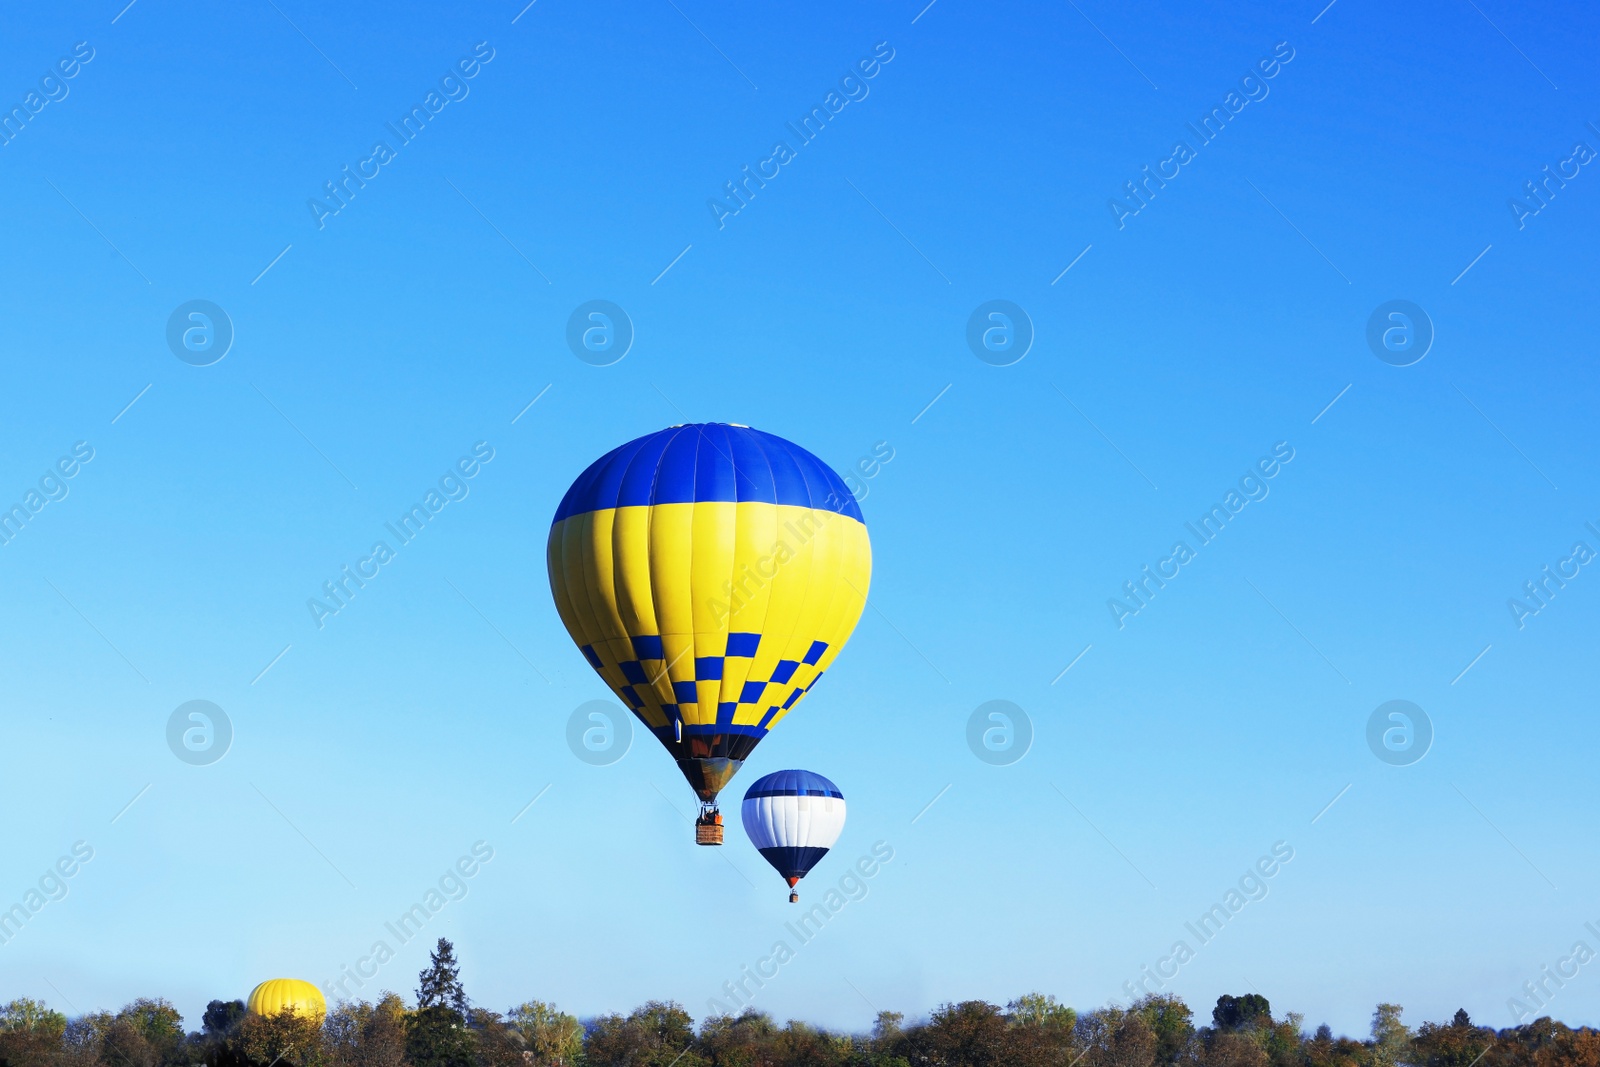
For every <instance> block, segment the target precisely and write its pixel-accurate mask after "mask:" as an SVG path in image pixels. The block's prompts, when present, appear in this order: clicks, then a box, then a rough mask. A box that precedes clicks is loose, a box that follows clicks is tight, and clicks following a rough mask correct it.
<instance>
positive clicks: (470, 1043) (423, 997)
mask: <svg viewBox="0 0 1600 1067" xmlns="http://www.w3.org/2000/svg"><path fill="white" fill-rule="evenodd" d="M467 1012H468V1007H467V993H466V990H464V989H463V988H462V987H461V968H460V966H459V965H458V964H457V963H456V950H455V946H454V945H452V944H451V943H450V942H449V940H447V939H446V938H443V937H441V938H440V939H439V944H438V946H437V947H436V948H435V949H434V950H433V954H432V960H431V962H430V963H429V965H428V968H427V969H426V970H424V971H423V972H422V973H421V974H419V975H418V976H417V1010H416V1011H415V1012H413V1013H412V1014H411V1016H410V1018H409V1019H408V1020H407V1022H406V1059H407V1060H408V1061H409V1062H410V1063H411V1064H412V1067H475V1064H476V1062H477V1045H478V1042H477V1035H476V1034H475V1033H473V1031H472V1030H471V1028H469V1027H468V1026H467Z"/></svg>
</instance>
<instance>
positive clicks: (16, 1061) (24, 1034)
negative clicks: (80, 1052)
mask: <svg viewBox="0 0 1600 1067" xmlns="http://www.w3.org/2000/svg"><path fill="white" fill-rule="evenodd" d="M66 1030H67V1017H66V1016H65V1015H62V1014H61V1013H60V1012H59V1011H52V1010H51V1009H49V1008H47V1007H45V1005H44V1004H43V1003H41V1002H40V1001H37V1000H29V999H27V998H26V997H23V998H20V999H18V1000H13V1001H12V1002H11V1003H9V1004H7V1005H5V1006H4V1007H0V1067H47V1065H49V1064H53V1063H56V1062H58V1061H59V1060H60V1059H61V1057H62V1051H63V1050H62V1040H61V1039H62V1035H63V1034H65V1033H66Z"/></svg>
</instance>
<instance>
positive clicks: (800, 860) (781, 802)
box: [739, 771, 844, 904]
mask: <svg viewBox="0 0 1600 1067" xmlns="http://www.w3.org/2000/svg"><path fill="white" fill-rule="evenodd" d="M739 814H740V816H741V817H742V818H743V820H744V832H745V833H746V834H748V835H749V836H750V843H751V844H753V845H755V846H756V848H757V849H759V850H760V852H761V855H762V858H764V859H765V860H766V861H767V862H768V863H770V864H772V869H773V870H775V871H777V872H778V874H780V875H781V876H782V877H783V880H784V881H786V882H788V883H789V889H790V893H789V903H791V904H793V903H794V902H795V901H797V900H799V899H800V894H799V893H796V892H794V891H793V890H794V887H795V885H796V883H798V882H799V881H800V879H802V878H804V877H805V876H806V874H807V872H809V871H810V870H811V868H813V867H815V866H816V865H817V861H818V860H820V859H822V857H823V856H826V855H827V854H828V849H830V848H832V847H833V843H834V842H835V841H837V840H839V833H840V831H842V830H843V829H844V794H843V793H841V792H839V787H838V786H836V785H834V784H833V783H832V782H830V781H828V779H826V778H824V777H822V775H820V774H817V773H815V772H813V771H774V772H773V773H771V774H769V775H767V776H766V777H765V778H758V779H757V780H756V782H755V784H754V785H752V786H751V787H750V791H749V792H747V793H746V794H745V795H744V805H743V807H741V808H740V811H739Z"/></svg>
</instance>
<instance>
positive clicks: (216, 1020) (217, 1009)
mask: <svg viewBox="0 0 1600 1067" xmlns="http://www.w3.org/2000/svg"><path fill="white" fill-rule="evenodd" d="M244 1014H245V1008H244V1001H242V1000H213V1001H212V1002H211V1003H209V1004H207V1005H206V1011H205V1014H204V1015H202V1016H201V1017H200V1026H201V1027H202V1030H203V1032H204V1033H207V1034H215V1035H217V1036H220V1037H226V1036H228V1035H229V1034H231V1033H233V1031H234V1028H235V1027H237V1026H238V1025H239V1023H240V1022H242V1021H243V1020H244Z"/></svg>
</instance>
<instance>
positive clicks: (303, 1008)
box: [245, 978, 328, 1022]
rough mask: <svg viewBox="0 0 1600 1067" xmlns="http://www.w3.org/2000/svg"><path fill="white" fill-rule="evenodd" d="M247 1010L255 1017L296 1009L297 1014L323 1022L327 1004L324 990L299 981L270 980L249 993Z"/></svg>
mask: <svg viewBox="0 0 1600 1067" xmlns="http://www.w3.org/2000/svg"><path fill="white" fill-rule="evenodd" d="M245 1008H246V1010H248V1011H249V1012H250V1013H251V1014H253V1015H277V1014H278V1013H279V1012H282V1011H288V1010H289V1009H290V1008H293V1009H294V1011H295V1014H296V1015H300V1016H303V1017H305V1018H310V1019H315V1020H317V1021H318V1022H321V1021H322V1018H323V1016H325V1015H327V1014H328V1002H327V1001H326V1000H324V999H323V997H322V991H321V990H319V989H318V988H317V987H316V986H314V985H312V984H311V983H310V982H302V981H301V980H300V979H298V978H269V979H267V980H266V981H265V982H262V983H261V984H260V985H258V986H256V987H255V988H254V989H252V990H251V991H250V999H249V1000H248V1001H247V1002H246V1003H245Z"/></svg>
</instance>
